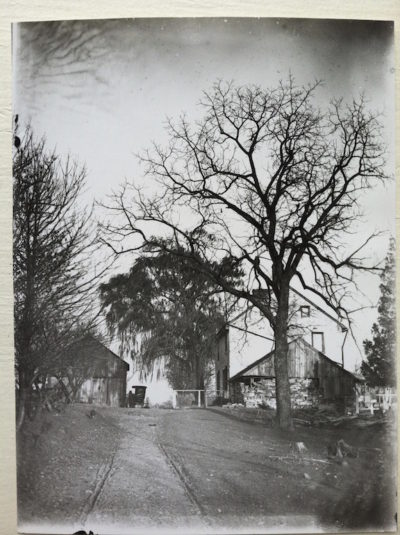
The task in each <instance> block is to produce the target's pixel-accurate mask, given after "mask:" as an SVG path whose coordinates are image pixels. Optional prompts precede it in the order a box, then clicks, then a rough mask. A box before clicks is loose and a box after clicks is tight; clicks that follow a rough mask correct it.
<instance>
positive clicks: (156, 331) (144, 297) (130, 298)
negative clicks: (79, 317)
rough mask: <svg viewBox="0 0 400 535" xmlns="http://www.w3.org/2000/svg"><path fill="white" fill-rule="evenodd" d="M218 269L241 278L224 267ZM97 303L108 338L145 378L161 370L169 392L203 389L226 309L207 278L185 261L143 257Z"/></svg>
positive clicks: (102, 289) (111, 282)
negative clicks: (101, 311) (102, 312)
mask: <svg viewBox="0 0 400 535" xmlns="http://www.w3.org/2000/svg"><path fill="white" fill-rule="evenodd" d="M219 268H220V269H221V270H223V271H224V272H225V273H226V274H228V272H229V275H228V276H230V277H231V278H235V277H237V276H239V273H238V272H236V273H234V272H230V267H229V265H228V264H227V263H224V262H222V263H220V264H219ZM100 297H101V302H102V306H103V307H104V313H105V317H106V321H107V325H108V328H109V330H110V332H111V334H112V335H113V336H116V337H118V339H119V341H120V346H121V347H120V349H121V351H122V353H123V354H125V355H127V356H129V357H130V358H131V359H132V360H133V362H134V364H135V365H136V368H137V369H139V370H140V371H141V372H142V374H143V375H144V376H145V377H146V376H148V375H149V374H152V373H154V372H155V371H157V372H158V373H160V370H162V368H163V367H165V374H166V377H167V379H168V381H169V383H170V384H171V386H172V387H173V388H176V389H184V388H188V389H189V388H196V389H203V388H204V385H205V383H206V381H207V378H208V376H209V373H210V362H211V360H212V357H213V345H214V341H215V334H216V332H217V330H218V328H219V327H220V326H221V325H222V323H223V321H224V304H225V303H224V300H223V295H222V293H221V288H220V287H219V286H217V285H216V284H214V283H213V282H212V281H211V280H210V278H209V277H206V276H205V275H203V276H202V275H199V273H197V272H196V271H195V270H194V268H193V266H192V265H191V263H190V262H189V261H187V260H185V258H184V257H182V258H179V259H177V258H176V257H175V256H174V255H172V254H166V253H163V254H159V255H157V256H152V257H148V256H145V255H144V256H140V257H139V258H138V259H137V260H136V262H135V263H134V264H133V266H132V268H131V269H130V271H129V272H128V273H124V274H119V275H116V276H114V277H112V278H111V279H110V280H109V282H107V283H105V284H102V285H101V286H100Z"/></svg>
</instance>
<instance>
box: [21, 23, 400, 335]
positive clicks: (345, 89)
mask: <svg viewBox="0 0 400 535" xmlns="http://www.w3.org/2000/svg"><path fill="white" fill-rule="evenodd" d="M13 36H14V40H13V45H14V54H13V57H14V112H15V113H18V114H19V117H20V121H21V122H22V123H25V122H26V123H27V122H30V124H31V125H32V127H33V129H34V131H35V132H36V134H37V135H38V136H41V135H45V136H46V138H47V142H48V145H49V146H50V147H56V148H57V151H58V152H59V153H60V154H61V155H66V154H67V153H70V154H72V155H73V156H74V157H75V158H76V159H77V160H78V161H79V162H81V163H82V164H85V165H86V167H87V190H86V193H85V195H86V198H87V200H88V201H90V200H92V199H93V198H97V199H98V200H102V199H104V198H105V196H106V195H107V194H109V193H110V192H111V190H112V189H117V188H118V185H119V184H120V183H121V182H122V181H123V180H124V179H125V178H127V179H129V180H131V179H140V174H141V173H142V170H141V168H140V166H139V165H138V162H137V160H136V158H135V154H137V153H138V152H140V151H141V150H143V149H144V148H146V147H148V146H149V144H150V142H151V141H152V140H155V141H159V142H163V141H165V133H164V131H163V126H164V124H165V118H166V117H167V116H171V117H176V116H178V115H180V114H181V113H183V112H185V113H186V114H187V115H188V117H189V118H190V117H192V118H196V117H197V116H198V113H199V109H198V106H197V104H198V101H199V99H200V98H201V94H202V90H205V89H209V88H210V87H211V86H212V84H213V83H214V82H215V81H216V80H218V79H223V80H234V81H235V82H237V83H238V84H248V83H252V84H253V83H254V84H259V85H261V86H265V87H273V86H275V85H276V84H277V82H278V81H279V80H280V79H286V78H287V77H288V75H289V73H291V74H292V75H293V76H294V77H295V80H296V82H297V83H299V84H307V83H309V82H312V81H314V80H315V79H319V80H323V81H324V85H323V86H322V87H321V88H320V89H319V91H318V94H317V102H316V103H317V104H318V105H319V106H321V107H322V108H323V107H324V106H326V105H327V104H328V103H329V101H330V99H331V98H332V97H344V99H345V100H350V99H352V98H353V97H357V96H358V95H359V94H360V93H364V94H365V96H366V98H367V100H368V101H369V106H370V107H371V108H372V109H376V110H378V111H379V112H381V113H382V121H383V123H384V127H385V130H384V135H385V139H384V141H385V143H386V144H387V146H388V172H389V173H393V172H394V53H393V25H392V23H385V22H376V23H374V22H367V21H358V22H357V21H312V20H294V19H286V20H285V19H222V18H220V19H142V20H140V19H126V20H108V21H90V22H88V21H75V22H74V21H66V22H55V23H49V22H46V23H24V24H20V25H17V26H14V28H13ZM362 202H363V204H364V206H365V212H366V214H367V226H369V227H370V228H371V230H372V231H373V230H374V229H388V230H390V229H393V227H394V182H393V183H391V184H390V185H388V186H387V187H386V188H379V189H378V188H377V189H376V190H374V191H372V192H370V193H369V195H367V196H366V197H365V198H364V199H362ZM387 243H388V240H387V239H385V240H381V242H380V243H379V244H378V245H376V246H375V250H374V254H376V255H381V256H384V254H385V252H386V249H387ZM365 285H366V286H368V288H369V293H370V298H371V300H372V301H376V299H377V296H378V281H377V282H372V283H371V282H368V281H367V279H366V280H365ZM373 319H374V316H373V314H372V313H371V314H369V315H368V322H365V318H364V321H363V322H362V323H363V325H364V331H365V332H364V331H363V332H362V333H360V337H361V338H362V337H363V336H364V335H367V334H368V330H369V328H370V326H371V322H372V321H373ZM366 323H367V326H366Z"/></svg>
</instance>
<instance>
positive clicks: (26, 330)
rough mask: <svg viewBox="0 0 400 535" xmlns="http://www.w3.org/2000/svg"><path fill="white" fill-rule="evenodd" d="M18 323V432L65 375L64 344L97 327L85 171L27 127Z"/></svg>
mask: <svg viewBox="0 0 400 535" xmlns="http://www.w3.org/2000/svg"><path fill="white" fill-rule="evenodd" d="M15 140H16V143H15V145H16V147H17V149H16V151H15V154H14V160H13V176H14V229H13V230H14V255H13V269H14V299H15V304H14V319H15V351H16V355H15V357H16V358H15V362H16V372H17V387H18V389H17V392H18V408H19V411H18V426H20V425H21V424H22V422H23V419H24V414H25V407H26V404H27V403H29V401H30V397H31V394H32V392H33V391H34V390H35V389H36V391H38V390H39V385H41V386H43V385H44V384H45V382H46V379H47V378H48V376H49V375H51V374H53V375H57V370H58V369H60V366H61V363H60V362H59V359H60V358H61V357H60V355H61V350H62V346H63V344H64V345H65V343H66V342H70V341H71V337H73V336H74V335H82V333H83V332H86V331H87V329H88V328H90V327H93V320H94V316H95V315H94V314H93V309H94V301H93V300H94V299H95V297H96V288H95V284H94V283H95V281H96V280H97V276H98V275H99V273H100V271H101V270H99V271H98V273H97V275H96V276H94V275H91V274H90V262H89V261H90V254H91V252H92V251H93V246H94V236H93V234H92V228H91V213H90V211H85V210H82V211H79V208H78V205H77V203H78V200H79V195H80V193H81V191H82V188H83V185H84V180H85V170H84V169H83V168H79V167H78V165H77V164H76V163H74V162H71V161H70V160H69V159H67V161H66V162H65V163H64V164H63V163H62V162H61V161H60V158H59V157H58V156H57V155H56V154H55V153H54V152H48V151H47V150H46V147H45V142H44V140H41V141H36V140H35V139H34V136H33V133H32V130H31V129H30V128H28V129H27V130H26V132H25V135H24V137H23V139H22V140H20V139H19V138H18V136H16V137H15Z"/></svg>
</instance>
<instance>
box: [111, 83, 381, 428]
mask: <svg viewBox="0 0 400 535" xmlns="http://www.w3.org/2000/svg"><path fill="white" fill-rule="evenodd" d="M318 85H319V84H318V83H315V84H314V85H311V86H309V87H298V86H296V85H295V83H294V81H293V80H292V79H289V81H288V82H287V83H281V84H280V85H279V86H278V87H277V88H275V89H262V88H260V87H254V86H244V87H235V86H233V85H232V84H224V83H218V84H216V85H215V86H214V88H213V90H212V91H211V92H209V93H205V94H204V98H203V100H202V101H201V103H200V106H201V108H202V110H203V112H204V115H203V118H202V119H201V120H199V121H197V122H194V123H193V124H190V123H189V121H188V120H187V118H186V117H185V116H183V117H182V118H181V119H180V120H178V121H177V122H173V121H172V120H170V121H169V122H168V126H167V129H168V133H169V139H170V141H169V144H168V145H167V146H166V147H165V148H162V147H160V146H158V145H155V146H154V147H153V149H152V150H149V151H148V152H147V153H146V154H145V155H144V156H142V162H143V164H144V165H145V167H146V176H147V177H148V179H150V178H154V179H155V180H156V183H157V190H156V192H155V193H154V194H153V195H147V196H146V195H145V193H144V191H143V190H141V189H138V188H135V187H134V186H133V185H130V184H126V185H125V186H124V187H123V188H122V189H121V191H120V192H119V193H117V194H115V195H114V202H113V203H109V204H110V206H109V208H110V210H111V213H112V214H113V217H116V216H117V215H118V214H119V215H121V219H120V220H118V221H117V219H113V220H110V222H109V224H108V225H106V229H105V230H106V236H105V238H104V240H105V241H106V242H107V243H108V244H109V245H110V246H111V247H112V248H113V250H114V252H115V253H116V254H120V253H122V252H124V251H137V250H141V249H142V248H143V247H146V246H148V245H149V244H151V245H152V246H153V249H154V250H156V249H157V247H158V248H159V250H162V251H170V250H171V249H172V248H171V247H169V246H168V244H169V243H170V242H169V241H165V239H164V238H165V237H166V236H168V237H169V238H170V239H171V240H173V241H174V242H175V249H176V246H181V248H182V249H180V250H181V251H185V253H184V254H185V256H186V255H189V256H192V257H193V258H195V259H196V262H197V268H198V270H199V271H200V272H201V273H203V274H207V275H208V276H209V277H211V279H212V280H213V281H214V282H216V283H218V284H220V285H221V287H222V288H223V289H224V290H225V291H226V292H230V293H231V294H232V295H234V296H236V297H238V298H244V299H246V300H247V301H248V302H249V303H251V304H252V305H253V306H255V307H257V308H258V309H259V310H260V312H261V313H262V314H263V315H264V316H265V317H266V318H267V319H268V321H269V322H270V324H271V326H272V328H273V331H274V336H275V351H276V360H275V373H276V388H277V418H278V422H279V425H280V426H281V427H291V425H292V422H291V406H290V389H289V379H288V364H287V350H288V338H287V329H288V314H289V286H290V283H291V282H292V281H294V280H295V279H298V281H299V282H300V284H301V286H302V287H303V288H304V289H306V290H309V291H310V292H313V293H314V294H316V295H317V296H318V297H319V298H321V299H322V300H323V301H324V302H325V303H326V304H327V306H329V307H331V308H332V309H333V310H334V311H336V313H337V314H338V315H339V317H340V318H343V317H346V314H347V313H346V306H345V305H346V297H347V296H348V292H349V291H350V290H351V285H353V284H354V274H355V272H356V271H357V270H369V269H372V270H374V269H376V266H374V265H368V264H367V263H366V262H365V260H364V259H362V258H361V257H360V252H361V251H362V249H363V247H364V246H365V245H366V244H367V243H368V242H369V240H370V239H371V238H372V236H370V237H368V238H367V239H366V240H365V241H364V242H363V243H360V244H359V245H358V246H357V247H356V250H351V251H349V250H348V249H347V250H346V248H345V247H343V244H344V242H345V238H346V235H348V234H349V233H350V232H351V229H352V225H353V224H354V223H355V222H356V221H357V220H359V218H360V216H361V215H362V214H361V207H360V204H359V198H360V195H361V194H362V192H363V191H364V190H366V189H368V188H371V187H373V186H374V185H375V184H377V182H378V181H382V180H384V179H385V178H386V176H385V172H384V165H385V161H384V152H383V149H382V145H381V128H380V124H379V122H378V120H377V117H376V115H374V114H373V113H370V112H368V111H367V109H366V106H365V103H364V101H363V99H362V98H361V99H360V100H359V101H353V102H351V103H350V104H348V105H345V104H344V103H343V102H342V101H334V102H332V103H331V105H329V106H328V107H327V109H326V110H325V111H321V110H320V109H319V108H318V107H316V106H315V105H314V103H313V97H314V93H315V92H316V91H317V90H318ZM153 191H154V189H153ZM157 236H158V237H157ZM159 236H161V238H160V237H159ZM222 256H225V257H227V258H229V261H230V262H231V263H232V265H234V266H240V267H241V268H242V269H243V270H244V271H245V272H246V273H247V274H248V281H247V284H246V285H241V286H237V285H233V284H231V283H230V282H229V281H227V280H225V279H224V277H222V276H221V274H220V273H218V270H215V269H214V268H213V263H212V261H213V260H214V259H215V258H220V257H222ZM254 290H258V291H254ZM353 290H354V288H353Z"/></svg>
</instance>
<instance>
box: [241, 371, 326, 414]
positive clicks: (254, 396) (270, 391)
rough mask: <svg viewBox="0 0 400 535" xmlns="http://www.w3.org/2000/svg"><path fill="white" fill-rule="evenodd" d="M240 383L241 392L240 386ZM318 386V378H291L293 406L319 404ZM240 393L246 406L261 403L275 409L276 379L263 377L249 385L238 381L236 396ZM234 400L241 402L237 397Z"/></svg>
mask: <svg viewBox="0 0 400 535" xmlns="http://www.w3.org/2000/svg"><path fill="white" fill-rule="evenodd" d="M239 385H240V394H239V388H238V386H239ZM318 386H319V385H318V379H310V378H292V379H290V391H291V399H292V407H293V408H300V407H313V406H317V405H318V403H319V401H320V393H319V388H318ZM239 395H241V397H242V399H243V403H244V404H245V406H246V407H259V406H260V405H264V406H267V407H270V408H273V409H275V408H276V397H275V379H261V380H260V381H257V382H256V381H254V382H253V384H251V385H249V386H247V385H245V384H243V383H237V386H236V387H235V395H234V397H235V398H239ZM233 401H235V402H239V401H238V400H236V399H234V400H233Z"/></svg>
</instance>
